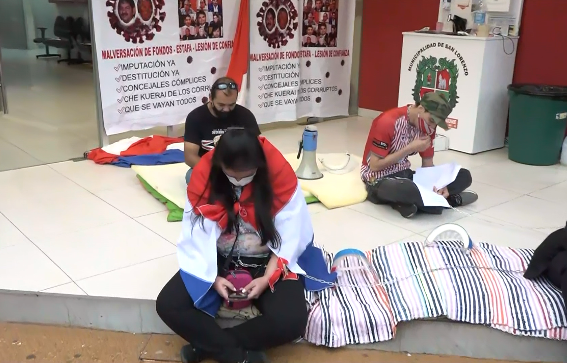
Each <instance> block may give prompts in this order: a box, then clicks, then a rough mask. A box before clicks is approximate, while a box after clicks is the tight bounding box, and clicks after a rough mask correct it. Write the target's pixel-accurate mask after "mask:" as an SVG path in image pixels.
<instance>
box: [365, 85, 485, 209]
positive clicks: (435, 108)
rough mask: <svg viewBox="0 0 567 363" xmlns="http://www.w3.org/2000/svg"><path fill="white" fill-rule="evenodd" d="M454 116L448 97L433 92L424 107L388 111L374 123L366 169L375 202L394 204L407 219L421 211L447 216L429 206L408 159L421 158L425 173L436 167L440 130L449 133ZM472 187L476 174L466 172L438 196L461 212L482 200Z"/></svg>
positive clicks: (370, 197)
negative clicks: (427, 169)
mask: <svg viewBox="0 0 567 363" xmlns="http://www.w3.org/2000/svg"><path fill="white" fill-rule="evenodd" d="M452 111H453V109H452V107H451V106H450V105H449V103H448V102H447V99H446V98H445V97H444V96H443V95H442V94H438V93H433V92H431V93H426V94H425V95H423V97H422V99H421V101H420V102H419V103H416V104H415V105H413V106H408V107H400V108H395V109H392V110H389V111H386V112H384V113H382V114H381V115H380V116H378V117H377V118H376V119H375V120H374V121H373V122H372V126H371V128H370V133H369V134H368V139H367V141H366V146H365V148H364V158H363V162H362V166H361V169H360V176H361V178H362V181H363V182H364V183H365V184H366V189H367V191H368V200H369V201H370V202H372V203H375V204H390V205H391V206H392V208H394V209H395V210H397V211H398V212H399V213H400V214H401V215H402V216H403V217H405V218H410V217H413V216H414V215H415V214H416V213H417V211H418V210H420V211H423V212H426V213H432V214H441V213H442V211H443V207H426V206H424V205H423V201H422V199H421V194H420V193H419V189H418V188H417V186H416V185H415V183H414V182H413V181H412V180H413V174H414V171H412V170H411V169H410V167H411V163H410V162H409V160H408V156H411V155H415V154H416V153H419V154H420V156H421V159H422V167H431V166H433V154H434V149H433V140H434V139H435V129H436V128H437V126H439V127H441V128H442V129H444V130H447V129H448V127H447V123H446V122H445V119H446V118H447V117H448V116H449V115H450V114H451V112H452ZM471 184H472V177H471V173H470V172H469V171H468V170H467V169H461V170H460V171H459V173H458V175H457V177H456V179H455V181H453V182H452V183H451V184H449V185H447V187H445V188H442V189H439V190H437V189H435V190H434V191H435V192H437V193H438V194H440V195H443V196H444V197H445V198H447V201H448V203H449V205H450V206H452V207H460V206H464V205H467V204H470V203H473V202H475V201H476V200H477V199H478V196H477V194H476V193H475V192H472V191H465V190H466V189H467V188H468V187H470V186H471Z"/></svg>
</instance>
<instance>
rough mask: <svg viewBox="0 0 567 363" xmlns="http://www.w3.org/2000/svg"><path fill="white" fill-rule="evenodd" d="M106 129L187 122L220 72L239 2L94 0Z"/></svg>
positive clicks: (119, 130)
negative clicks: (186, 118)
mask: <svg viewBox="0 0 567 363" xmlns="http://www.w3.org/2000/svg"><path fill="white" fill-rule="evenodd" d="M91 4H92V15H93V23H94V30H95V40H96V44H97V49H96V51H97V54H96V57H97V63H98V73H99V83H100V93H101V100H102V111H103V119H104V127H105V130H106V133H107V134H108V135H113V134H117V133H122V132H126V131H131V130H143V129H148V128H151V127H155V126H170V125H176V124H179V123H182V122H184V121H185V117H186V116H187V114H188V113H189V112H190V111H191V110H193V109H194V108H196V107H198V106H199V105H202V104H203V103H206V102H207V101H208V96H209V92H210V86H211V85H212V84H213V82H214V80H215V79H216V78H218V77H221V76H224V75H225V73H226V71H227V68H228V64H229V62H230V56H231V52H232V48H233V42H234V34H235V30H236V25H237V22H238V15H239V12H238V11H239V6H240V0H230V1H229V0H224V2H223V1H222V0H99V1H91Z"/></svg>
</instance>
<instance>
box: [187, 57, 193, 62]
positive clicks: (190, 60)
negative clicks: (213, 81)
mask: <svg viewBox="0 0 567 363" xmlns="http://www.w3.org/2000/svg"><path fill="white" fill-rule="evenodd" d="M187 63H189V64H191V63H193V57H191V56H188V57H187Z"/></svg>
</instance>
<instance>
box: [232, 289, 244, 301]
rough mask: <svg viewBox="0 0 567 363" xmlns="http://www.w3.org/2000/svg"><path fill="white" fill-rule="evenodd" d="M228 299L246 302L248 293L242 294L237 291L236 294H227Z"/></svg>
mask: <svg viewBox="0 0 567 363" xmlns="http://www.w3.org/2000/svg"><path fill="white" fill-rule="evenodd" d="M228 299H229V300H246V299H248V293H247V292H243V291H242V290H240V291H237V292H231V293H230V294H228Z"/></svg>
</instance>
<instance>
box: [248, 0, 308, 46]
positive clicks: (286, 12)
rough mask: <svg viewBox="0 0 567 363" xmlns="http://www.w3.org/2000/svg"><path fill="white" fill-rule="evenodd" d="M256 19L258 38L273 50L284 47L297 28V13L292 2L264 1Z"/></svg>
mask: <svg viewBox="0 0 567 363" xmlns="http://www.w3.org/2000/svg"><path fill="white" fill-rule="evenodd" d="M256 17H257V18H258V19H259V20H258V22H257V25H258V32H259V33H260V36H261V37H262V38H264V40H265V41H266V43H268V46H270V47H272V48H274V49H275V48H280V47H284V46H286V44H287V43H288V41H289V39H293V38H294V37H295V34H294V33H295V32H296V31H297V27H298V26H299V23H298V19H299V13H298V12H297V9H296V8H295V5H293V0H266V1H264V2H263V3H262V7H261V8H260V10H258V12H257V13H256Z"/></svg>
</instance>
